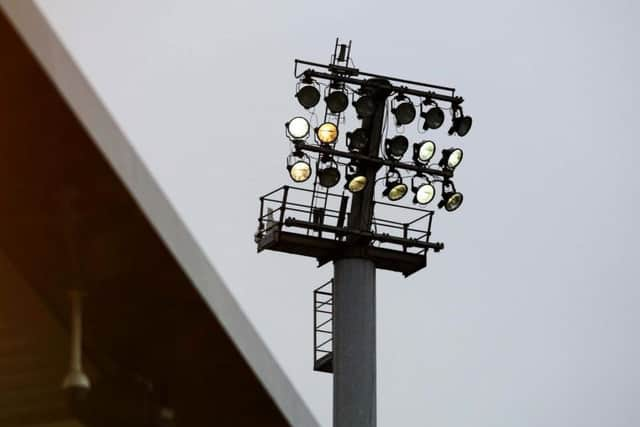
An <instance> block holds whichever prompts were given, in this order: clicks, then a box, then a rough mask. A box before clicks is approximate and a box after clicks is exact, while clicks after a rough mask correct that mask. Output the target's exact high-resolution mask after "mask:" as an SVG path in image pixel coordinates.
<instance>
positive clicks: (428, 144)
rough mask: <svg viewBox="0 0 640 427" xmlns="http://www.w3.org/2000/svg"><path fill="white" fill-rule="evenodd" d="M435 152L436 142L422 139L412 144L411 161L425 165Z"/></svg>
mask: <svg viewBox="0 0 640 427" xmlns="http://www.w3.org/2000/svg"><path fill="white" fill-rule="evenodd" d="M435 152H436V144H435V142H433V141H429V140H426V141H422V142H416V143H415V144H413V161H414V162H416V163H418V164H421V165H426V164H428V163H429V160H431V158H432V157H433V155H434V154H435Z"/></svg>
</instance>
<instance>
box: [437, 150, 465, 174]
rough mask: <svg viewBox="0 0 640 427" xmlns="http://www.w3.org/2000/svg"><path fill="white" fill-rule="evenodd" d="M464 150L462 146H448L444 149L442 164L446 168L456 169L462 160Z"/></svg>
mask: <svg viewBox="0 0 640 427" xmlns="http://www.w3.org/2000/svg"><path fill="white" fill-rule="evenodd" d="M462 155H463V153H462V150H461V149H460V148H447V149H446V150H442V158H441V159H440V166H442V167H443V168H445V169H449V170H454V169H455V168H456V167H458V165H459V164H460V162H462Z"/></svg>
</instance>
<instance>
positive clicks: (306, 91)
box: [295, 85, 320, 109]
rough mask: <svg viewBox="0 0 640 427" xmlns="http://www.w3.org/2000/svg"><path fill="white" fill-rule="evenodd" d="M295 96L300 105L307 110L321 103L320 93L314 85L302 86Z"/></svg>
mask: <svg viewBox="0 0 640 427" xmlns="http://www.w3.org/2000/svg"><path fill="white" fill-rule="evenodd" d="M295 96H296V98H298V102H299V103H300V105H302V106H303V107H304V108H307V109H309V108H312V107H315V106H316V105H318V102H320V91H319V90H318V89H317V88H316V87H315V86H313V85H306V86H302V87H301V88H300V90H299V91H298V93H296V95H295Z"/></svg>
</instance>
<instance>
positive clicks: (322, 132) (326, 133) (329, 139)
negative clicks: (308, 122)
mask: <svg viewBox="0 0 640 427" xmlns="http://www.w3.org/2000/svg"><path fill="white" fill-rule="evenodd" d="M316 136H317V138H318V141H320V142H321V143H322V144H333V143H334V142H336V139H338V126H336V124H335V123H332V122H324V123H323V124H321V125H320V126H319V127H317V128H316Z"/></svg>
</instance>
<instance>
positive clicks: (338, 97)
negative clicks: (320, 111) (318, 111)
mask: <svg viewBox="0 0 640 427" xmlns="http://www.w3.org/2000/svg"><path fill="white" fill-rule="evenodd" d="M324 100H325V102H326V103H327V108H328V109H329V111H331V112H332V113H333V114H339V113H342V112H343V111H344V110H346V109H347V107H348V106H349V98H347V94H346V93H344V92H342V91H341V90H336V91H333V92H331V93H330V94H329V96H327V97H326V98H325V99H324Z"/></svg>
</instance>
